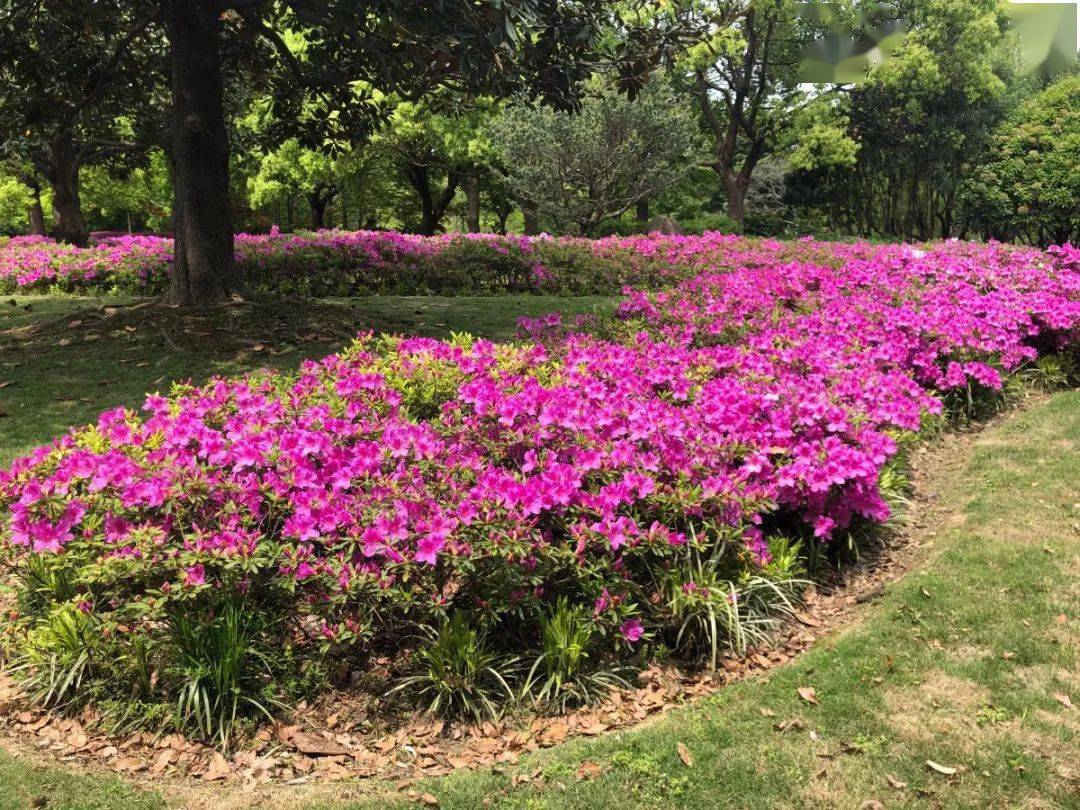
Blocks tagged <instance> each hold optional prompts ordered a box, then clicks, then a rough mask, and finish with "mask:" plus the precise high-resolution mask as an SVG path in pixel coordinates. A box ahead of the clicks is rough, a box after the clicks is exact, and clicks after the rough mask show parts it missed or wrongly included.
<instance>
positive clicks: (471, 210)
mask: <svg viewBox="0 0 1080 810" xmlns="http://www.w3.org/2000/svg"><path fill="white" fill-rule="evenodd" d="M462 186H464V188H465V229H466V230H467V231H468V232H469V233H480V178H478V177H475V176H473V175H469V176H467V177H466V178H465V179H464V180H463V181H462Z"/></svg>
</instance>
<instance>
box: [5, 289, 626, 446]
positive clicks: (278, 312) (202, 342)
mask: <svg viewBox="0 0 1080 810" xmlns="http://www.w3.org/2000/svg"><path fill="white" fill-rule="evenodd" d="M132 303H133V301H132V299H130V298H120V297H110V298H96V299H87V298H74V297H69V298H64V297H55V296H14V297H8V298H2V299H0V463H4V462H7V461H10V460H11V459H12V458H14V457H15V456H17V455H19V454H21V453H24V452H26V451H27V450H30V449H31V448H33V447H35V446H37V445H39V444H42V443H44V442H47V441H50V440H51V439H53V438H54V437H55V436H57V435H58V434H59V433H62V432H63V431H64V430H65V429H67V428H68V427H70V426H72V425H79V424H83V423H86V422H88V421H90V420H92V419H93V418H94V417H96V416H97V414H98V413H100V412H101V411H102V410H104V409H106V408H110V407H115V406H117V405H126V406H129V407H138V406H139V405H141V404H142V401H143V399H144V397H145V394H146V393H147V392H152V391H162V392H167V391H168V389H169V386H170V385H171V384H172V383H173V382H174V381H183V380H188V379H191V380H194V381H195V382H201V381H202V380H205V379H206V378H207V377H210V376H212V375H215V374H239V373H242V372H245V371H250V370H252V369H256V368H260V367H263V366H272V367H278V368H293V367H295V366H297V365H298V364H299V363H300V361H301V360H302V359H304V358H308V357H314V358H317V357H322V356H324V355H326V354H329V353H330V352H332V351H336V350H337V349H339V348H341V347H342V346H343V345H344V344H346V343H347V342H348V341H349V340H350V339H351V338H352V336H353V335H355V334H356V333H357V332H359V331H364V330H369V329H370V330H373V331H376V332H391V333H400V334H410V335H425V336H432V337H445V336H447V335H449V334H450V333H452V332H470V333H472V334H474V335H478V336H480V337H487V338H497V339H503V338H508V337H510V336H512V335H513V334H514V332H515V331H516V328H517V319H518V318H519V317H521V316H522V315H529V316H536V315H542V314H545V313H548V312H553V311H561V312H566V313H570V314H573V313H588V312H594V311H597V312H610V311H611V310H613V309H614V299H609V298H602V297H583V298H556V297H552V296H543V295H514V296H500V297H458V298H446V297H437V296H425V297H408V296H372V297H366V298H352V299H332V300H324V301H318V302H313V303H312V302H301V301H274V302H272V303H270V302H265V303H264V302H259V301H255V302H252V303H250V304H246V305H242V306H225V307H218V308H216V309H213V310H211V311H210V312H209V313H208V314H206V315H205V316H200V317H193V316H185V315H183V314H182V313H180V312H178V311H175V310H162V309H160V308H156V307H143V308H132V307H131V306H130V305H131V304H132Z"/></svg>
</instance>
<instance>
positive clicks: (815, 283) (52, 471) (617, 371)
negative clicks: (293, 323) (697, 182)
mask: <svg viewBox="0 0 1080 810" xmlns="http://www.w3.org/2000/svg"><path fill="white" fill-rule="evenodd" d="M642 242H643V244H646V245H648V244H651V242H650V241H649V240H647V239H643V240H642ZM684 244H685V245H686V248H685V250H684V254H685V255H686V257H687V258H686V261H687V262H688V263H690V264H691V265H694V266H695V268H696V263H697V261H698V260H699V259H698V257H699V256H701V255H703V252H702V251H696V250H695V249H694V247H693V244H694V243H693V240H692V239H690V238H684ZM740 245H741V246H742V248H741V249H742V254H741V255H742V260H741V262H740V261H739V260H738V256H737V255H736V254H737V252H738V250H739V249H740V248H739V246H740ZM710 250H712V254H711V255H713V256H714V258H715V256H716V251H715V250H713V249H710ZM730 250H731V253H730V255H726V258H725V261H727V262H729V263H730V264H731V265H734V269H730V270H727V271H719V270H709V271H706V272H701V273H697V274H696V275H692V276H691V277H690V278H688V279H687V280H685V281H682V282H680V283H678V284H677V285H675V286H674V287H672V288H670V289H668V290H665V291H662V292H648V291H644V290H639V291H632V292H630V293H628V295H627V297H626V299H625V301H624V302H623V304H622V306H621V309H620V314H621V316H622V317H623V318H624V319H627V320H628V321H629V323H628V324H627V328H626V330H625V336H624V337H623V338H621V339H619V340H605V339H601V338H599V337H597V336H595V335H593V334H589V333H584V332H574V331H570V332H568V333H566V334H563V335H561V336H560V337H559V338H558V339H553V340H546V341H544V342H542V343H528V342H527V343H521V344H506V345H499V344H493V343H490V342H487V341H472V342H469V341H455V342H453V343H451V342H442V341H436V340H431V339H423V338H408V339H401V340H397V341H393V342H390V343H387V342H385V341H379V340H376V339H374V338H372V337H370V336H366V337H361V338H360V339H359V340H358V341H357V343H356V344H355V345H354V346H353V347H352V348H350V349H349V350H348V351H346V352H344V353H342V354H340V355H332V356H330V357H327V358H324V359H323V360H320V361H317V362H315V361H309V362H307V363H305V364H304V365H303V367H302V368H301V370H300V371H299V373H298V374H297V375H296V376H294V377H290V376H283V375H279V374H274V373H269V372H267V373H262V374H258V375H253V376H250V377H248V378H244V379H236V380H226V379H219V380H215V381H213V382H212V383H210V384H208V385H206V386H205V387H203V388H198V389H188V390H186V391H183V392H181V393H180V394H178V395H177V396H175V397H173V398H165V397H161V396H152V397H150V398H149V399H148V400H147V402H146V405H145V411H146V415H145V416H144V417H142V418H140V417H138V416H137V415H136V414H134V413H130V412H127V411H124V410H113V411H109V412H106V413H104V414H102V416H101V417H100V419H99V421H98V423H97V425H96V426H94V427H92V428H86V429H82V430H77V431H73V432H72V433H70V434H68V435H67V436H64V437H63V438H61V439H59V440H58V441H57V442H55V443H54V444H53V445H51V446H48V447H43V448H40V449H39V450H37V451H36V452H34V453H33V454H31V455H30V456H28V457H26V458H22V459H20V460H18V461H16V462H15V463H14V464H13V465H12V467H11V468H10V469H9V470H7V471H6V472H4V473H2V474H0V509H2V510H4V511H6V512H7V517H6V518H4V519H3V523H2V524H0V539H2V540H3V541H4V542H6V543H7V544H8V545H9V547H13V549H14V550H15V551H17V552H18V553H27V552H29V553H50V554H52V553H60V554H64V553H72V552H73V551H76V550H78V553H81V554H86V553H87V550H88V549H89V550H90V551H89V555H88V558H90V559H94V560H100V559H121V560H128V561H137V562H138V563H139V565H140V569H139V570H140V571H142V572H143V576H142V578H141V579H139V578H133V579H131V582H138V583H141V584H139V585H138V587H142V588H145V589H147V590H153V591H154V592H163V591H164V592H167V591H169V590H170V589H177V588H179V589H184V588H195V587H203V586H204V585H206V586H208V585H209V584H211V583H212V582H213V581H214V577H215V576H216V574H215V572H216V571H219V570H220V569H221V567H222V566H226V565H229V564H232V563H235V562H236V561H241V562H243V561H249V562H250V561H255V560H264V562H262V563H260V565H264V566H265V565H270V566H272V570H273V574H274V576H276V577H281V578H285V579H287V580H289V581H290V583H291V585H290V587H293V588H295V590H296V591H297V592H298V593H299V594H301V596H302V597H303V598H304V600H306V603H307V604H309V605H310V606H311V610H313V611H317V612H323V614H324V616H325V620H326V621H327V624H326V626H325V631H324V632H326V633H327V634H330V635H333V634H335V633H338V632H340V631H341V627H342V626H343V622H344V619H343V618H342V617H343V616H346V615H351V613H350V612H349V611H350V610H353V609H355V606H356V605H357V604H358V603H362V602H364V600H371V599H374V598H377V597H376V596H372V594H384V595H385V594H393V595H394V598H395V599H397V600H400V601H402V602H403V603H404V602H405V601H407V600H414V599H416V598H418V594H420V597H419V598H423V599H426V600H430V602H435V603H440V604H445V603H450V602H455V601H456V600H461V599H463V598H467V599H469V600H473V601H474V602H476V603H485V604H486V603H492V602H495V603H502V604H510V603H512V602H513V601H515V600H518V599H522V598H528V595H529V594H532V595H539V594H542V593H543V592H544V589H545V588H546V587H548V586H549V585H551V583H552V581H553V580H554V579H556V578H557V577H558V576H560V574H559V572H560V571H565V569H566V566H568V565H572V566H576V567H579V568H582V569H584V570H588V571H590V572H596V573H595V576H596V577H598V578H599V579H600V580H601V581H603V582H604V584H605V587H607V588H611V589H612V592H615V591H616V589H620V590H621V591H622V592H625V591H626V590H627V589H629V590H632V591H635V592H637V593H639V594H640V593H642V592H647V591H648V589H649V588H650V585H649V577H648V575H647V573H645V572H644V570H643V567H642V566H641V565H639V564H638V563H639V562H640V561H642V560H644V559H646V558H649V557H650V555H663V553H664V552H665V549H670V548H671V547H672V546H678V545H681V544H683V543H685V542H686V541H687V537H688V536H689V534H690V532H691V530H693V531H694V532H695V534H698V533H701V532H713V533H716V532H725V533H727V536H730V537H732V538H741V540H742V542H743V543H744V545H745V555H746V558H747V559H748V560H754V559H756V560H758V561H761V560H764V559H767V557H768V547H767V544H766V542H765V540H766V538H767V537H768V536H769V534H770V533H773V532H775V531H778V530H779V527H783V528H784V529H785V530H790V529H791V527H792V526H795V527H798V526H802V527H805V531H806V533H807V534H810V533H812V534H813V535H815V536H817V537H818V538H820V539H821V540H822V541H827V540H828V539H829V538H830V537H832V536H834V535H835V534H836V532H838V531H839V530H841V529H843V528H845V527H848V526H850V525H851V524H852V522H853V521H855V520H858V519H862V520H870V521H881V520H884V519H885V518H886V517H887V516H888V506H887V505H886V503H885V502H884V500H883V499H882V497H881V492H880V490H879V487H878V482H879V475H880V473H881V470H882V468H883V466H884V465H885V464H886V463H887V462H888V460H889V459H890V457H892V456H893V455H894V454H895V452H896V450H897V438H898V436H900V435H901V434H903V433H905V432H910V431H918V430H919V427H920V420H921V418H922V417H923V416H924V415H925V414H928V413H930V414H932V413H937V412H939V411H940V410H941V408H942V403H941V400H940V399H939V397H938V392H946V391H949V390H952V389H959V388H967V386H969V385H970V386H973V387H975V388H979V387H986V388H997V387H1000V386H1001V384H1002V375H1003V374H1004V373H1007V372H1009V371H1010V370H1012V369H1015V368H1016V367H1017V366H1018V365H1020V364H1022V363H1024V362H1026V361H1029V360H1031V359H1032V358H1034V357H1035V356H1036V354H1037V352H1038V351H1040V350H1044V349H1045V350H1062V349H1069V350H1075V349H1076V347H1077V345H1078V343H1080V341H1078V340H1077V337H1078V330H1080V251H1077V250H1076V249H1073V248H1069V247H1062V248H1052V249H1051V250H1050V251H1049V252H1040V251H1035V250H1024V249H1016V248H1011V247H1007V246H1003V245H989V246H982V245H975V244H970V243H959V242H954V243H943V244H936V245H932V246H928V247H926V249H925V250H915V249H913V248H910V247H907V246H902V245H899V246H888V247H873V246H870V245H866V244H856V245H823V244H820V243H813V242H807V243H804V244H802V245H795V246H793V245H791V244H790V243H787V244H783V243H769V242H765V243H761V244H758V245H756V246H754V247H753V248H752V249H751V248H748V247H747V246H746V243H741V242H737V241H736V242H732V243H731V247H730ZM796 250H801V251H803V252H805V253H806V255H807V256H808V257H810V258H809V259H807V260H802V261H798V260H793V259H792V258H791V256H792V254H793V252H794V251H796ZM704 252H705V253H707V252H708V251H704ZM539 325H540V326H542V327H543V329H544V330H546V331H550V329H551V327H552V323H551V322H550V321H544V322H541V323H539ZM433 392H434V393H433ZM419 413H425V414H427V415H429V417H430V418H418V417H417V414H419ZM431 414H433V415H431ZM257 567H258V566H256V565H255V564H254V563H251V564H250V565H248V567H247V568H246V569H245V570H253V569H255V568H257ZM620 583H621V586H620ZM130 587H135V585H131V586H130ZM346 606H351V607H346ZM335 611H336V612H335ZM617 626H618V627H620V628H621V629H620V632H621V635H622V636H623V637H624V638H626V639H628V640H631V641H633V640H636V639H638V638H640V637H641V628H640V625H638V624H635V623H632V622H629V623H623V624H621V625H617Z"/></svg>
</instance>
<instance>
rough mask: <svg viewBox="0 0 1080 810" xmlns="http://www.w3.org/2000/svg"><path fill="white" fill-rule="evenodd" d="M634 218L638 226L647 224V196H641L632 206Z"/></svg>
mask: <svg viewBox="0 0 1080 810" xmlns="http://www.w3.org/2000/svg"><path fill="white" fill-rule="evenodd" d="M634 219H635V220H637V224H638V226H639V227H640V228H643V227H645V226H646V225H648V224H649V198H648V197H642V198H641V199H640V200H638V201H637V204H636V205H635V206H634Z"/></svg>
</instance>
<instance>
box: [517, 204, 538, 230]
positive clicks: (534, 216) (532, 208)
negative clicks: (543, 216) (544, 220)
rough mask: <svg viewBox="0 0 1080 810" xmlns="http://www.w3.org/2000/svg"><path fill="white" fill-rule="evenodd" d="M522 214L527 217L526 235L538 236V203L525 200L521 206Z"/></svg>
mask: <svg viewBox="0 0 1080 810" xmlns="http://www.w3.org/2000/svg"><path fill="white" fill-rule="evenodd" d="M521 213H522V215H524V217H525V235H526V236H536V234H538V233H540V216H539V214H538V213H537V210H536V203H534V202H533V201H532V200H525V202H523V203H522V205H521Z"/></svg>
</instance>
